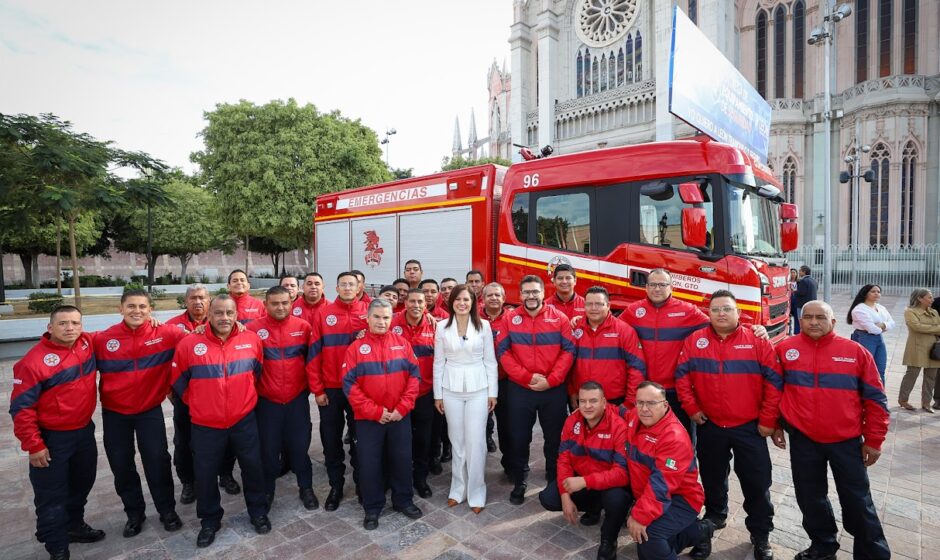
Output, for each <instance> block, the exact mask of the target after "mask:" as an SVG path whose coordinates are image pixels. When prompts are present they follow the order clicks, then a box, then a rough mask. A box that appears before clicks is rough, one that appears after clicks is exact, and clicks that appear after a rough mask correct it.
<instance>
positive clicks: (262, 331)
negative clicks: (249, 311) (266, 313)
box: [258, 329, 271, 340]
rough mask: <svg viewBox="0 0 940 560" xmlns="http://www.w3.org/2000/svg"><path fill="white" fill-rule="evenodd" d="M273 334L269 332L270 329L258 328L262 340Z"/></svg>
mask: <svg viewBox="0 0 940 560" xmlns="http://www.w3.org/2000/svg"><path fill="white" fill-rule="evenodd" d="M269 336H271V333H269V332H268V329H258V338H260V339H261V340H267V339H268V337H269Z"/></svg>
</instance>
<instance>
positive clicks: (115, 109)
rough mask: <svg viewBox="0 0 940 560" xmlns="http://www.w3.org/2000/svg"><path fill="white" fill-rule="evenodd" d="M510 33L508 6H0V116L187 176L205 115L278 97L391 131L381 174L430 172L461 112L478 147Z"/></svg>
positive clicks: (276, 1) (212, 0)
mask: <svg viewBox="0 0 940 560" xmlns="http://www.w3.org/2000/svg"><path fill="white" fill-rule="evenodd" d="M511 24H512V2H510V0H471V1H463V2H456V1H452V0H397V1H389V0H385V1H380V0H358V1H357V0H345V1H339V2H337V1H325V0H307V1H301V0H294V1H282V0H268V1H265V2H245V1H241V0H238V1H234V0H229V1H224V2H223V1H218V0H199V1H192V0H189V1H186V2H183V1H178V0H163V1H161V2H128V1H126V0H125V1H120V2H118V1H110V0H107V1H105V0H96V1H94V2H92V1H88V0H81V1H79V0H71V1H66V0H60V1H49V0H29V1H25V0H19V1H12V0H0V113H7V114H15V113H29V114H39V113H47V112H48V113H54V114H56V115H57V116H59V117H61V118H63V119H66V120H69V121H71V122H72V123H73V124H74V128H75V130H77V131H79V132H87V133H89V134H91V135H93V136H95V137H96V138H98V139H100V140H111V141H113V142H114V143H115V145H116V146H117V147H119V148H123V149H126V150H140V151H144V152H147V153H149V154H151V155H152V156H155V157H157V158H160V159H162V160H163V161H165V162H166V163H168V164H169V165H171V166H174V167H182V168H183V169H185V170H186V171H190V172H192V171H195V169H196V167H195V165H194V164H192V163H191V162H190V160H189V155H190V153H192V152H193V151H196V150H199V149H201V148H202V142H201V140H200V138H199V136H198V134H199V132H200V131H201V130H202V129H203V127H204V126H205V121H204V119H203V113H204V112H205V111H210V110H212V109H213V108H214V107H215V106H216V104H218V103H236V102H238V101H239V100H240V99H246V100H248V101H251V102H254V103H257V104H263V103H266V102H268V101H270V100H272V99H285V100H286V99H288V98H290V97H293V98H294V99H296V100H297V101H298V103H301V104H306V103H312V104H314V105H315V106H316V107H317V109H319V110H320V111H323V112H327V111H331V110H339V111H340V112H341V113H342V114H343V115H344V116H346V117H349V118H353V119H356V118H358V119H361V120H362V122H363V124H365V125H366V126H368V127H370V128H372V129H373V130H375V131H376V132H377V133H378V135H379V138H380V139H381V138H383V137H384V136H385V132H386V131H387V130H388V129H390V128H394V129H395V130H396V131H397V133H396V134H395V135H394V136H392V137H391V142H390V144H389V148H390V152H389V163H390V164H391V166H392V167H397V168H414V170H415V173H416V174H426V173H432V172H434V171H437V170H438V169H440V165H441V158H442V157H444V156H449V155H450V151H451V145H452V144H453V130H454V118H455V117H457V116H459V117H460V127H461V133H462V136H463V143H464V145H466V143H467V133H468V131H469V119H470V111H471V108H472V109H474V110H475V112H476V119H477V121H476V122H477V133H478V136H479V137H481V138H482V137H484V136H486V134H487V132H486V129H487V118H486V117H487V89H486V85H487V84H486V73H487V70H488V69H489V67H490V65H491V64H492V63H493V61H494V60H495V61H496V62H497V64H499V65H500V66H502V65H503V63H504V61H506V62H507V65H508V60H509V54H510V53H509V43H508V38H509V31H510V30H509V26H510V25H511ZM507 68H508V66H507Z"/></svg>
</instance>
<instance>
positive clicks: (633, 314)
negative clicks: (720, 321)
mask: <svg viewBox="0 0 940 560" xmlns="http://www.w3.org/2000/svg"><path fill="white" fill-rule="evenodd" d="M620 319H621V320H623V321H626V322H627V324H628V325H630V326H631V327H633V328H634V329H635V330H636V334H637V336H639V337H640V342H642V343H643V355H644V356H645V358H646V373H647V379H649V380H650V381H655V382H657V383H659V384H660V385H662V386H663V387H665V388H667V389H673V388H675V386H676V378H675V371H676V363H677V362H678V360H679V350H681V349H682V341H683V340H685V339H686V337H688V336H689V335H690V334H692V333H693V332H695V331H697V330H699V329H701V328H702V327H706V326H708V325H709V321H708V315H705V313H703V312H702V310H701V309H699V308H698V307H695V306H694V305H692V304H691V303H688V302H685V301H682V300H679V299H676V298H675V297H670V298H669V299H667V300H666V301H664V302H663V304H662V305H660V306H659V307H656V306H655V305H653V303H652V302H651V301H650V300H649V299H648V298H643V299H641V300H639V301H635V302H633V303H631V304H630V305H628V306H627V308H626V309H625V310H624V311H623V313H621V314H620Z"/></svg>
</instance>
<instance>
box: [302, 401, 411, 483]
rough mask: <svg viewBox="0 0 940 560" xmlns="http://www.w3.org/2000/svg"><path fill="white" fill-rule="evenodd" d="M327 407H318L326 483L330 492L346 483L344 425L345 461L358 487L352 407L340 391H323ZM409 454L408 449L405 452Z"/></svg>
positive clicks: (355, 434)
mask: <svg viewBox="0 0 940 560" xmlns="http://www.w3.org/2000/svg"><path fill="white" fill-rule="evenodd" d="M326 396H327V398H328V399H329V401H330V402H329V404H327V405H326V406H320V407H318V408H319V409H320V443H322V444H323V462H324V463H325V464H326V474H327V476H328V477H329V479H330V486H331V487H332V488H339V489H342V488H343V485H344V484H345V482H346V478H345V475H346V463H345V460H346V451H345V450H344V449H343V428H344V427H346V426H347V425H348V426H349V430H350V433H351V435H352V436H353V438H352V443H351V444H350V445H349V461H350V463H351V465H352V468H353V480H355V481H356V483H357V484H358V481H359V472H358V469H357V463H358V460H357V457H356V448H357V443H356V440H357V437H356V436H358V434H357V433H356V422H355V420H354V419H353V412H352V407H351V406H349V401H347V400H346V395H345V394H343V390H342V389H326ZM408 450H409V452H410V451H411V448H410V447H409V448H408Z"/></svg>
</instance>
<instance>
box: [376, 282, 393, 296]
mask: <svg viewBox="0 0 940 560" xmlns="http://www.w3.org/2000/svg"><path fill="white" fill-rule="evenodd" d="M385 292H395V294H398V288H396V287H395V286H392V285H391V284H386V285H384V286H382V287H381V288H379V292H378V293H380V294H384V293H385Z"/></svg>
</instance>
